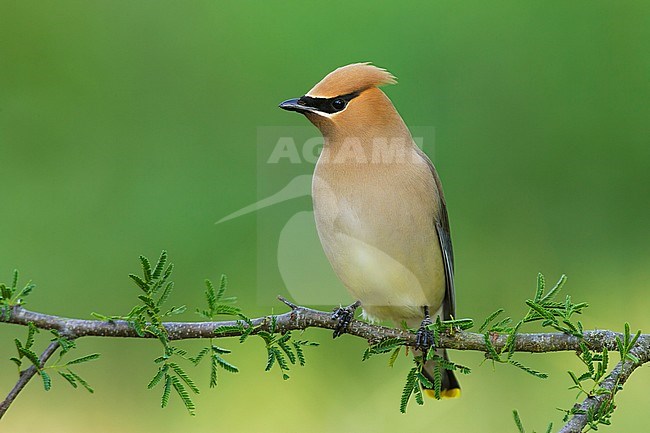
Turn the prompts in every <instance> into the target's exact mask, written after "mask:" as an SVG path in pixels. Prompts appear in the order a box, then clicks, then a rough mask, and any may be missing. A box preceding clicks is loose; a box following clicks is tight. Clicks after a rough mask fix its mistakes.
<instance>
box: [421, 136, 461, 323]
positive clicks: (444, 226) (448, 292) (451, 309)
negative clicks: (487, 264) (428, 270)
mask: <svg viewBox="0 0 650 433" xmlns="http://www.w3.org/2000/svg"><path fill="white" fill-rule="evenodd" d="M416 148H417V146H416ZM417 151H418V153H419V154H420V156H421V157H422V159H424V160H425V161H426V162H427V164H428V165H429V169H430V170H431V174H432V175H433V179H434V180H435V182H436V187H437V188H438V197H439V198H440V201H439V203H438V215H437V218H436V219H435V221H434V223H435V225H436V231H437V232H438V242H440V251H441V253H442V262H443V265H444V267H445V297H444V299H443V301H442V319H443V320H450V319H451V318H453V317H456V293H455V291H454V250H453V248H452V246H451V231H450V230H449V217H448V216H447V204H446V202H445V196H444V194H443V192H442V183H441V182H440V178H439V177H438V173H437V172H436V169H435V168H434V166H433V164H432V163H431V160H430V159H429V158H428V157H427V155H426V154H425V153H424V152H423V151H422V150H420V148H417Z"/></svg>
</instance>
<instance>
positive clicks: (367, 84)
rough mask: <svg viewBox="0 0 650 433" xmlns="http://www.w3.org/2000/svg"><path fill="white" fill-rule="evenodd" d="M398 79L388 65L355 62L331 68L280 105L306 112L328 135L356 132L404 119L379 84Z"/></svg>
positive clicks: (324, 133)
mask: <svg viewBox="0 0 650 433" xmlns="http://www.w3.org/2000/svg"><path fill="white" fill-rule="evenodd" d="M395 82H396V80H395V77H394V76H393V75H392V74H391V73H390V72H388V71H386V70H385V69H382V68H378V67H376V66H373V65H371V64H369V63H353V64H351V65H347V66H343V67H340V68H338V69H336V70H334V71H333V72H330V73H329V74H327V75H326V76H325V78H323V79H322V80H321V81H320V82H319V83H318V84H316V85H315V86H314V87H313V88H312V89H311V90H310V91H309V92H307V94H305V95H304V96H301V97H300V98H295V99H289V100H287V101H284V102H283V103H281V104H280V108H282V109H284V110H289V111H296V112H298V113H302V114H304V115H305V116H306V117H307V118H308V119H309V120H310V121H311V122H312V123H313V124H314V125H316V127H318V128H319V129H320V130H321V132H322V133H323V135H324V136H326V137H328V136H332V135H333V134H336V133H343V134H357V133H358V132H359V131H360V130H363V129H366V130H367V129H368V128H372V127H373V126H378V125H384V126H385V125H388V124H390V123H391V122H399V123H401V118H400V117H399V114H397V111H396V110H395V108H394V107H393V104H392V103H391V102H390V100H389V99H388V97H387V96H386V95H385V94H384V93H383V92H382V91H381V90H379V88H378V87H379V86H382V85H384V84H394V83H395Z"/></svg>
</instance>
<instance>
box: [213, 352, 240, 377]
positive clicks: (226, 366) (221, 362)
mask: <svg viewBox="0 0 650 433" xmlns="http://www.w3.org/2000/svg"><path fill="white" fill-rule="evenodd" d="M214 360H215V362H216V363H217V364H218V365H219V367H221V368H223V369H224V370H226V371H228V372H230V373H239V369H238V368H237V367H236V366H234V365H233V364H231V363H229V362H228V361H226V360H225V359H223V358H222V357H220V356H218V355H214Z"/></svg>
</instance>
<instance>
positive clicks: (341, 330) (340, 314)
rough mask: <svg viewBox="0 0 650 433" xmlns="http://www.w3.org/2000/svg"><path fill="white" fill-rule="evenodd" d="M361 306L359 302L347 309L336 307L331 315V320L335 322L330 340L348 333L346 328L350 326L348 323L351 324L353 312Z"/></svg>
mask: <svg viewBox="0 0 650 433" xmlns="http://www.w3.org/2000/svg"><path fill="white" fill-rule="evenodd" d="M360 305H361V302H359V301H357V302H355V303H354V304H352V305H348V306H347V307H338V308H337V309H336V310H334V312H333V313H332V320H336V321H337V323H336V327H335V328H334V334H333V335H332V338H336V337H340V336H341V335H343V334H345V333H346V332H348V327H349V326H350V322H352V319H354V312H355V311H356V310H357V308H359V306H360Z"/></svg>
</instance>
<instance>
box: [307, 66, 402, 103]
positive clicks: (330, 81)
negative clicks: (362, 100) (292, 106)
mask: <svg viewBox="0 0 650 433" xmlns="http://www.w3.org/2000/svg"><path fill="white" fill-rule="evenodd" d="M396 82H397V80H396V78H395V77H394V76H393V75H392V74H391V73H390V72H388V71H387V70H385V69H382V68H378V67H377V66H373V65H371V64H370V62H365V63H353V64H351V65H347V66H342V67H340V68H338V69H336V70H334V71H332V72H330V73H329V74H327V75H326V76H325V78H323V79H322V80H321V81H320V82H319V83H318V84H316V85H315V86H314V87H313V88H312V89H311V90H310V91H309V92H308V93H307V96H311V97H315V98H333V97H336V96H340V95H347V94H350V93H353V92H362V91H364V90H366V89H368V88H370V87H379V86H382V85H384V84H395V83H396Z"/></svg>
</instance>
